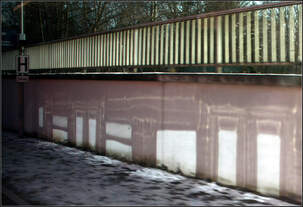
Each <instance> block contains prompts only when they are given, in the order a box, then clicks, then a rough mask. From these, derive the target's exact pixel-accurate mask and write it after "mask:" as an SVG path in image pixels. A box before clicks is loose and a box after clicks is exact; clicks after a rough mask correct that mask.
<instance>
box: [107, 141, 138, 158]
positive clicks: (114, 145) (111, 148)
mask: <svg viewBox="0 0 303 207" xmlns="http://www.w3.org/2000/svg"><path fill="white" fill-rule="evenodd" d="M105 145H106V147H105V148H106V154H107V155H118V156H120V157H124V158H126V159H127V160H132V147H131V146H129V145H126V144H122V143H121V142H118V141H115V140H106V144H105Z"/></svg>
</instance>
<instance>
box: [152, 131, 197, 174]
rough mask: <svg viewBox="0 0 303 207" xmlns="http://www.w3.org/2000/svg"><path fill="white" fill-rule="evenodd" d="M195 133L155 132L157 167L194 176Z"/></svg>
mask: <svg viewBox="0 0 303 207" xmlns="http://www.w3.org/2000/svg"><path fill="white" fill-rule="evenodd" d="M196 157H197V155H196V132H195V131H179V130H159V131H157V165H158V166H161V165H164V166H166V167H167V168H168V169H169V170H172V171H175V172H177V171H178V170H181V171H182V173H184V174H186V175H190V176H194V175H195V174H196Z"/></svg>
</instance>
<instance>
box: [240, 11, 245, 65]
mask: <svg viewBox="0 0 303 207" xmlns="http://www.w3.org/2000/svg"><path fill="white" fill-rule="evenodd" d="M243 27H244V25H243V13H240V14H239V62H240V63H243V61H244V44H243V41H244V40H243Z"/></svg>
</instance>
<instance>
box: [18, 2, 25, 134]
mask: <svg viewBox="0 0 303 207" xmlns="http://www.w3.org/2000/svg"><path fill="white" fill-rule="evenodd" d="M23 15H24V13H23V0H22V1H21V34H20V36H19V43H20V49H19V55H24V41H25V34H24V16H23ZM17 75H18V74H17ZM18 106H19V107H18V120H19V121H18V123H19V130H18V134H19V137H23V135H24V83H23V82H20V83H18Z"/></svg>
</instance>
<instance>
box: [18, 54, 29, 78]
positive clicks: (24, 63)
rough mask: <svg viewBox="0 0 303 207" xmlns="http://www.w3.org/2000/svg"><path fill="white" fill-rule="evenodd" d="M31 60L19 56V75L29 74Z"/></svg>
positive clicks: (24, 56)
mask: <svg viewBox="0 0 303 207" xmlns="http://www.w3.org/2000/svg"><path fill="white" fill-rule="evenodd" d="M28 62H29V58H28V56H26V55H19V56H17V74H19V73H21V74H24V73H28V66H29V64H28Z"/></svg>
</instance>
